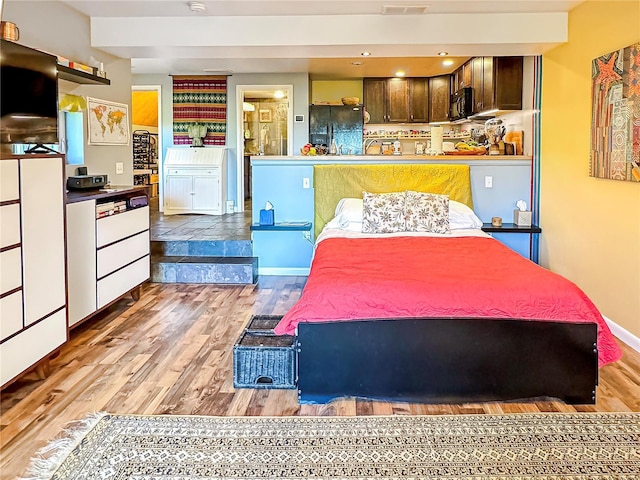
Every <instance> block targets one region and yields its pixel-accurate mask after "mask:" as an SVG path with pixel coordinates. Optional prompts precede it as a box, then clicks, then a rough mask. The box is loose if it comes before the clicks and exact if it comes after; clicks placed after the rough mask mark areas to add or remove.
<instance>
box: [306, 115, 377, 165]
mask: <svg viewBox="0 0 640 480" xmlns="http://www.w3.org/2000/svg"><path fill="white" fill-rule="evenodd" d="M363 126H364V107H363V106H362V105H311V106H310V107H309V143H311V144H312V145H326V146H327V148H330V147H331V142H332V141H335V143H336V146H337V147H338V148H340V145H342V153H343V154H345V155H346V154H348V153H349V154H354V155H357V154H361V153H362V129H363Z"/></svg>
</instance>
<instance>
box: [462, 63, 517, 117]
mask: <svg viewBox="0 0 640 480" xmlns="http://www.w3.org/2000/svg"><path fill="white" fill-rule="evenodd" d="M522 68H523V59H522V57H476V58H474V59H472V60H471V71H472V72H471V73H472V75H471V76H472V80H471V86H472V87H473V93H474V102H473V103H474V109H473V111H474V113H479V112H482V111H486V110H492V109H496V108H497V109H499V110H521V109H522Z"/></svg>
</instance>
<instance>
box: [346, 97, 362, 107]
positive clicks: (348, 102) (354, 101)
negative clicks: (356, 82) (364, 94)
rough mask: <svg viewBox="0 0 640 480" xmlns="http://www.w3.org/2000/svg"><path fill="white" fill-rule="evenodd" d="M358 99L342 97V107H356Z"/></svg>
mask: <svg viewBox="0 0 640 480" xmlns="http://www.w3.org/2000/svg"><path fill="white" fill-rule="evenodd" d="M359 101H360V99H359V98H358V97H342V104H343V105H358V102H359Z"/></svg>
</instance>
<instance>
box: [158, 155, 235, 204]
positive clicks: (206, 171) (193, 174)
mask: <svg viewBox="0 0 640 480" xmlns="http://www.w3.org/2000/svg"><path fill="white" fill-rule="evenodd" d="M226 199H227V149H226V147H203V148H186V147H184V148H179V147H174V148H168V149H167V155H166V157H165V160H164V214H165V215H174V214H177V213H203V214H208V215H223V214H224V213H226V209H225V203H226Z"/></svg>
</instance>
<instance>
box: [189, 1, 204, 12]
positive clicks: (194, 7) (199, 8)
mask: <svg viewBox="0 0 640 480" xmlns="http://www.w3.org/2000/svg"><path fill="white" fill-rule="evenodd" d="M187 5H189V9H190V10H191V11H192V12H204V11H205V10H206V9H207V7H205V6H204V3H202V2H189V3H187Z"/></svg>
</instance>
